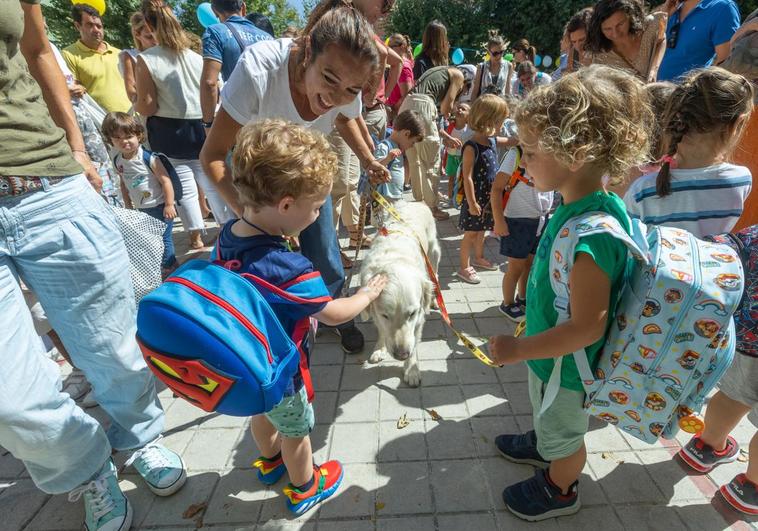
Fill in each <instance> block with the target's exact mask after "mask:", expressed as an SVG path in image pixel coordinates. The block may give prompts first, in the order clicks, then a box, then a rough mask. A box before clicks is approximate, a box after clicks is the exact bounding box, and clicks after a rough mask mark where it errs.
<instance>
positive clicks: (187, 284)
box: [166, 277, 274, 364]
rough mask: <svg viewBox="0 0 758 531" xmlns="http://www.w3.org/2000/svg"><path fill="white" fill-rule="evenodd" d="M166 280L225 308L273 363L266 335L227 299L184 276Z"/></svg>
mask: <svg viewBox="0 0 758 531" xmlns="http://www.w3.org/2000/svg"><path fill="white" fill-rule="evenodd" d="M166 282H173V283H174V284H179V285H181V286H184V287H186V288H189V289H191V290H192V291H194V292H195V293H197V294H198V295H200V296H201V297H203V298H204V299H207V300H209V301H211V302H212V303H213V304H215V305H216V306H218V307H220V308H223V309H224V310H226V311H227V313H229V314H231V315H232V316H233V317H234V318H235V319H237V320H238V321H239V322H240V323H241V324H242V326H244V327H245V328H247V330H248V331H249V332H250V333H251V334H253V336H255V338H256V339H257V340H258V341H260V343H261V344H262V345H263V346H264V347H265V348H266V355H267V356H268V362H269V363H270V364H271V363H274V357H273V356H272V355H271V349H270V348H269V345H268V341H266V337H265V336H264V335H263V334H262V333H261V331H260V330H258V329H257V328H256V327H255V325H253V323H251V322H250V320H248V318H247V317H245V316H244V315H242V313H241V312H240V311H239V310H238V309H237V308H235V307H234V306H232V305H231V304H229V303H228V302H227V301H225V300H224V299H222V298H221V297H219V296H218V295H215V294H214V293H211V292H210V291H208V290H207V289H205V288H202V287H200V286H198V285H197V284H195V283H194V282H192V281H190V280H187V279H186V278H181V277H169V278H167V279H166Z"/></svg>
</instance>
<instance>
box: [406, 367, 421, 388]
mask: <svg viewBox="0 0 758 531" xmlns="http://www.w3.org/2000/svg"><path fill="white" fill-rule="evenodd" d="M403 380H404V381H405V383H407V384H408V385H409V386H410V387H418V385H419V384H420V383H421V371H420V370H419V368H418V364H417V363H411V364H409V365H408V366H407V367H406V368H405V371H404V372H403Z"/></svg>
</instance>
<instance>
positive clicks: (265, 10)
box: [179, 0, 301, 35]
mask: <svg viewBox="0 0 758 531" xmlns="http://www.w3.org/2000/svg"><path fill="white" fill-rule="evenodd" d="M207 1H208V0H185V2H184V3H183V7H184V9H183V10H182V12H181V13H180V14H179V21H180V22H181V23H182V26H184V29H186V30H188V31H191V32H193V33H195V34H197V35H202V34H203V31H204V29H203V27H202V26H201V25H200V22H198V20H197V15H196V10H197V6H198V5H199V4H201V3H203V2H207ZM245 4H246V5H247V12H248V13H262V14H264V15H266V16H267V17H268V18H269V19H270V20H271V25H272V26H274V33H275V34H276V35H279V34H280V33H281V32H282V31H284V28H286V27H287V26H289V25H292V24H294V25H299V24H300V22H301V20H300V15H299V14H298V12H297V10H295V8H293V7H292V6H290V5H289V4H288V3H287V0H245Z"/></svg>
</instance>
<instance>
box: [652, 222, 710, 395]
mask: <svg viewBox="0 0 758 531" xmlns="http://www.w3.org/2000/svg"><path fill="white" fill-rule="evenodd" d="M692 239H693V236H692V235H689V244H690V251H691V255H692V260H693V263H695V264H696V265H695V267H693V268H692V273H693V275H692V286H691V287H690V289H689V290H687V295H690V294H692V293H693V292H695V293H697V291H698V290H700V289H701V287H702V286H701V285H702V278H701V276H700V251H699V249H698V247H697V245H695V244H693V242H692ZM660 248H661V244H660V242H659V243H658V249H659V251H658V252H659V253H662V251H661V250H660ZM656 258H657V257H656ZM656 263H657V262H656ZM656 267H657V266H656ZM694 301H695V299H694V297H689V302H688V303H687V305H686V306H684V307H682V308H681V309H680V310H679V316H678V317H677V319H676V321H675V322H674V324H673V325H672V326H671V331H672V332H673V331H675V330H678V329H679V327H680V326H681V324H682V320H683V319H684V318H685V317H687V313H688V312H689V311H690V308H691V307H692V305H693V302H694ZM675 337H676V334H675V333H670V334H669V337H668V338H667V339H666V341H665V343H663V346H662V347H661V348H660V349H659V350H658V357H657V358H656V360H655V363H654V364H653V365H651V366H650V369H649V370H650V374H651V377H654V376H652V375H653V374H655V371H656V370H657V369H658V365H660V364H661V361H662V358H663V356H664V355H665V353H666V352H667V351H668V349H669V348H670V347H671V343H672V342H673V341H674V338H675ZM688 381H689V379H688ZM682 387H684V382H682Z"/></svg>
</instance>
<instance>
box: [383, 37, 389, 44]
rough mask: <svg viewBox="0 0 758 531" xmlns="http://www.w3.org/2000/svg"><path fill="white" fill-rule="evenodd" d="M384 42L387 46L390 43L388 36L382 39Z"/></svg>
mask: <svg viewBox="0 0 758 531" xmlns="http://www.w3.org/2000/svg"><path fill="white" fill-rule="evenodd" d="M384 44H386V45H387V46H389V45H390V38H389V37H387V38H386V39H384Z"/></svg>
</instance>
